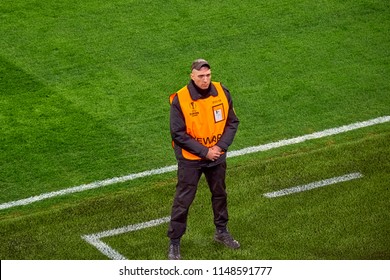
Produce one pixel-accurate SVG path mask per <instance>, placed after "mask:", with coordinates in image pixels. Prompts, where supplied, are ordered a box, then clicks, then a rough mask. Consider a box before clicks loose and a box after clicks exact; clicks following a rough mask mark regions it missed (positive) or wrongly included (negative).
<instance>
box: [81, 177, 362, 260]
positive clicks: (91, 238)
mask: <svg viewBox="0 0 390 280" xmlns="http://www.w3.org/2000/svg"><path fill="white" fill-rule="evenodd" d="M362 177H363V175H362V174H361V173H350V174H347V175H344V176H340V177H333V178H330V179H326V180H322V181H317V182H313V183H310V184H307V185H302V186H297V187H293V188H288V189H282V190H280V191H276V192H270V193H265V194H263V195H264V196H265V197H268V198H274V197H278V196H284V195H289V194H292V193H297V192H303V191H307V190H311V189H315V188H319V187H324V186H328V185H332V184H336V183H340V182H346V181H350V180H354V179H358V178H362ZM169 221H170V217H163V218H160V219H156V220H152V221H148V222H144V223H140V224H135V225H128V226H125V227H121V228H117V229H112V230H107V231H102V232H99V233H94V234H89V235H83V236H81V238H82V239H84V240H85V241H87V242H88V243H89V244H91V245H92V246H94V247H95V248H96V249H98V250H99V251H100V252H101V253H102V254H104V255H106V256H107V257H108V258H110V259H112V260H127V259H126V257H125V256H123V255H121V254H120V253H118V251H116V250H115V249H113V248H111V247H110V246H109V245H107V244H106V243H104V242H103V241H102V240H101V239H102V238H104V237H109V236H114V235H119V234H123V233H128V232H131V231H137V230H141V229H145V228H149V227H155V226H158V225H161V224H163V223H168V222H169Z"/></svg>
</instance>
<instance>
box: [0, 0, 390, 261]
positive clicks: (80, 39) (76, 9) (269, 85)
mask: <svg viewBox="0 0 390 280" xmlns="http://www.w3.org/2000/svg"><path fill="white" fill-rule="evenodd" d="M0 21H1V24H0V34H1V40H0V204H4V203H9V202H12V201H17V200H21V199H25V198H29V197H33V196H37V195H40V194H45V193H50V192H55V191H60V190H64V189H68V188H71V187H74V186H80V185H83V184H88V183H91V182H96V181H101V180H105V179H109V178H114V177H120V176H125V175H127V174H134V173H139V172H143V171H147V170H152V169H156V168H161V167H165V166H171V165H174V164H175V159H174V155H173V151H172V148H171V146H170V135H169V103H168V97H169V94H171V93H173V92H175V91H176V90H178V89H180V88H181V87H182V86H183V85H185V84H186V83H187V82H188V80H189V72H190V69H189V68H190V64H191V62H192V60H194V59H196V58H199V57H202V58H206V59H207V60H208V61H209V62H210V64H211V65H212V71H213V72H212V73H213V80H215V81H221V82H222V83H223V84H224V85H225V86H226V87H228V88H229V89H230V91H231V93H232V96H233V100H234V104H235V110H236V112H237V115H238V117H239V118H240V121H241V124H240V127H239V131H238V133H237V136H236V139H235V141H234V143H233V145H232V146H231V151H236V150H240V149H243V148H246V147H249V146H256V145H262V144H267V143H272V142H276V141H279V140H282V139H291V138H294V137H298V136H302V135H308V134H311V133H314V132H318V131H323V130H325V129H330V128H334V127H340V126H343V125H348V124H351V123H356V122H362V121H366V120H370V119H375V118H378V117H382V116H389V115H390V79H389V77H390V36H389V30H390V4H389V3H388V1H383V0H355V1H338V0H321V1H309V0H298V1H291V0H279V1H276V0H271V1H247V0H241V1H236V0H228V1H226V0H225V1H219V0H217V1H212V2H210V3H208V2H207V3H205V2H201V1H184V0H168V1H137V0H133V1H129V0H113V1H108V2H107V1H97V0H87V1H80V0H59V1H33V0H23V1H22V0H13V1H10V0H2V1H1V2H0ZM228 166H229V167H228V175H227V185H228V193H229V214H230V222H229V228H230V231H231V232H232V234H233V235H234V236H235V237H236V238H237V239H238V240H239V241H240V242H241V244H242V248H241V249H240V250H236V251H232V250H227V249H225V248H223V247H221V246H220V245H218V244H216V243H214V242H213V240H212V237H213V232H214V228H213V224H212V213H211V205H210V194H209V191H208V188H207V186H206V183H205V181H204V179H202V180H201V183H200V185H199V191H198V194H197V197H196V199H195V201H194V204H193V206H192V208H191V210H190V215H189V221H188V231H187V233H186V235H185V236H184V237H183V241H182V243H183V246H182V255H183V258H185V259H193V260H197V259H224V260H225V259H265V260H274V259H276V260H279V259H281V260H288V259H297V260H306V259H336V260H337V259H363V260H366V259H387V260H388V259H390V245H389V244H390V214H389V213H390V206H389V201H390V192H389V184H390V123H389V122H385V123H381V124H378V125H374V126H370V127H365V128H361V129H357V130H353V131H349V132H345V133H340V134H336V135H333V136H328V137H323V138H320V139H316V140H310V141H306V142H303V143H299V144H295V145H289V146H284V147H280V148H275V149H271V150H268V151H264V152H258V153H252V154H247V155H242V156H238V157H232V158H229V159H228ZM354 172H359V173H361V174H362V175H363V177H362V178H359V179H356V180H351V181H348V182H340V183H337V184H333V185H329V186H326V187H323V188H319V189H314V190H310V191H306V192H302V193H296V194H292V195H287V196H283V197H278V198H272V199H270V198H266V197H264V196H263V194H264V193H267V192H273V191H278V190H281V189H284V188H290V187H295V186H300V185H305V184H309V183H312V182H316V181H320V180H324V179H328V178H332V177H337V176H342V175H345V174H349V173H354ZM175 183H176V178H175V172H167V173H164V174H160V175H153V176H147V177H143V178H138V179H135V180H131V181H126V182H122V183H117V184H111V185H108V186H105V187H101V188H96V189H93V190H88V191H83V192H77V193H73V194H67V195H63V196H57V197H53V198H49V199H45V200H42V201H37V202H34V203H31V204H28V205H25V206H16V207H10V208H7V209H2V210H0V244H1V245H0V259H16V260H19V259H60V260H63V259H65V260H67V259H76V260H79V259H80V260H84V259H88V260H89V259H91V260H95V259H107V258H108V257H107V256H105V255H103V254H102V253H101V252H100V251H99V250H97V249H96V248H95V247H94V246H91V244H89V243H87V242H86V241H85V240H84V239H83V238H82V236H84V235H88V234H93V233H98V232H103V231H107V230H112V229H117V228H122V227H125V226H128V225H135V224H140V223H144V222H147V221H150V220H154V219H159V218H162V217H167V216H169V213H170V207H171V202H172V199H173V195H174V190H175ZM166 231H167V224H166V223H162V224H160V225H158V226H155V227H150V228H146V229H143V230H138V231H132V232H127V233H123V234H118V235H114V236H109V237H105V238H102V241H104V242H105V243H106V244H108V245H109V246H110V247H111V248H113V249H115V250H117V251H118V252H120V254H122V255H123V256H125V257H126V258H128V259H141V260H145V259H162V260H163V259H166V253H167V246H168V239H167V237H166Z"/></svg>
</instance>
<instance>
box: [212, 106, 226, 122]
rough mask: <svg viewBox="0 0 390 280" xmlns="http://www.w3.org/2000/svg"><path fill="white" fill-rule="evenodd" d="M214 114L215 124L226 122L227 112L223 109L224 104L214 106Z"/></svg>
mask: <svg viewBox="0 0 390 280" xmlns="http://www.w3.org/2000/svg"><path fill="white" fill-rule="evenodd" d="M213 112H214V122H216V123H217V122H221V121H223V120H225V111H224V109H223V104H219V105H216V106H213Z"/></svg>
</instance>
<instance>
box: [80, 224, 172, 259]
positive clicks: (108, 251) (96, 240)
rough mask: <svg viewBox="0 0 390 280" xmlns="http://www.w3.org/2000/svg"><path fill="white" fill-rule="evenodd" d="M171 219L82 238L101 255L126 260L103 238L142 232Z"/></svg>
mask: <svg viewBox="0 0 390 280" xmlns="http://www.w3.org/2000/svg"><path fill="white" fill-rule="evenodd" d="M169 220H170V217H164V218H160V219H157V220H152V221H149V222H145V223H140V224H135V225H129V226H125V227H121V228H117V229H112V230H107V231H102V232H99V233H94V234H89V235H83V236H81V238H83V239H84V240H85V241H87V242H88V243H89V244H91V245H92V246H94V247H96V249H98V250H99V251H100V252H101V253H103V254H104V255H106V256H107V257H109V258H110V259H112V260H126V258H125V257H124V256H122V255H121V254H120V253H118V252H117V251H116V250H114V249H113V248H111V247H110V246H109V245H107V244H106V243H104V242H103V241H101V238H104V237H109V236H114V235H119V234H123V233H127V232H131V231H137V230H141V229H144V228H149V227H155V226H158V225H161V224H163V223H167V222H169Z"/></svg>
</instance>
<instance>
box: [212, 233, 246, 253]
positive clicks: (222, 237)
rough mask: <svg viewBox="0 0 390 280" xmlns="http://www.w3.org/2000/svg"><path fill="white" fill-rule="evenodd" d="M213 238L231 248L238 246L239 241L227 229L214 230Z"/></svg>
mask: <svg viewBox="0 0 390 280" xmlns="http://www.w3.org/2000/svg"><path fill="white" fill-rule="evenodd" d="M214 240H215V241H217V242H219V243H222V244H223V245H225V246H226V247H228V248H231V249H238V248H240V243H239V242H238V241H237V240H235V239H234V238H233V237H232V236H231V235H230V233H229V232H227V231H225V232H216V233H215V235H214Z"/></svg>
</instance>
